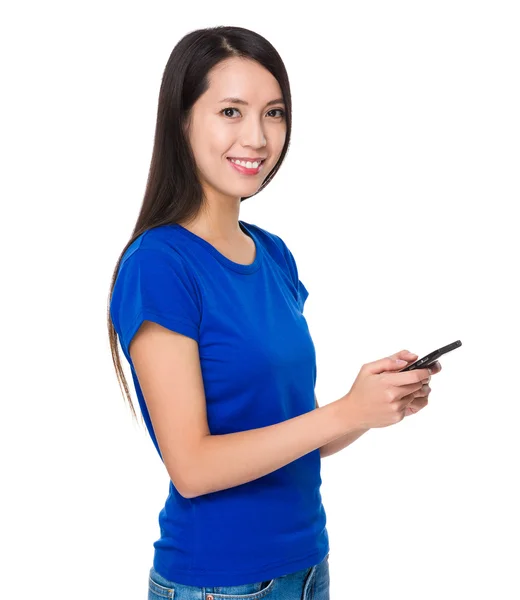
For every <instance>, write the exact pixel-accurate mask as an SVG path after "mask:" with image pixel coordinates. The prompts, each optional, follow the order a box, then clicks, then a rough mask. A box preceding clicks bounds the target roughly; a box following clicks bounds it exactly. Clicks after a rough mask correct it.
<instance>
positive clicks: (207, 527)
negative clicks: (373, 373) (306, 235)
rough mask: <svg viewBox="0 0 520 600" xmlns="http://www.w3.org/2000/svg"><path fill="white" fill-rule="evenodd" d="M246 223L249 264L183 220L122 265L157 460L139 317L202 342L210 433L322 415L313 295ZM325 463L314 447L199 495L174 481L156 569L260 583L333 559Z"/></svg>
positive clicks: (119, 295) (141, 243) (272, 241)
mask: <svg viewBox="0 0 520 600" xmlns="http://www.w3.org/2000/svg"><path fill="white" fill-rule="evenodd" d="M239 224H240V226H241V229H242V231H243V232H244V233H246V234H247V235H249V236H250V237H251V238H252V239H253V241H254V242H255V245H256V257H255V260H254V262H253V263H252V264H250V265H242V264H239V263H235V262H233V261H231V260H230V259H228V258H227V257H225V256H224V255H223V254H221V253H220V252H219V251H218V250H217V249H216V248H215V247H214V246H213V245H212V244H210V243H209V242H207V241H206V240H204V239H203V238H201V237H199V236H197V235H196V234H194V233H193V232H191V231H189V230H188V229H186V228H184V227H182V226H181V225H179V224H173V225H162V226H159V227H155V228H152V229H149V230H147V231H146V232H145V233H143V234H141V235H140V236H139V237H138V238H137V239H136V240H134V242H133V243H132V244H131V245H130V246H129V247H128V248H127V250H126V252H125V254H124V256H123V259H122V261H121V264H120V268H119V272H118V275H117V279H116V282H115V286H114V291H113V295H112V301H111V305H110V312H111V316H112V320H113V323H114V326H115V329H116V331H117V333H118V336H119V341H120V344H121V348H122V350H123V352H124V355H125V356H126V358H127V360H128V362H129V364H130V368H131V373H132V378H133V381H134V385H135V390H136V395H137V398H138V401H139V406H140V409H141V412H142V414H143V418H144V421H145V423H146V426H147V428H148V432H149V434H150V437H151V438H152V441H153V443H154V445H155V447H156V449H157V451H158V453H159V456H161V452H160V449H159V446H158V444H157V439H156V437H155V435H154V431H153V427H152V423H151V421H150V416H149V413H148V410H147V408H146V402H145V399H144V397H143V393H142V391H141V389H140V387H139V381H138V379H137V376H136V373H135V370H134V367H133V365H132V360H131V357H130V355H129V352H128V346H129V344H130V341H131V339H132V337H133V336H134V334H135V333H136V332H137V330H138V328H139V326H140V325H141V323H142V322H143V321H144V320H149V321H154V322H156V323H159V324H160V325H162V326H164V327H167V328H168V329H171V330H174V331H176V332H178V333H181V334H183V335H186V336H189V337H191V338H193V339H194V340H196V341H197V343H198V345H199V356H200V363H201V369H202V375H203V381H204V391H205V397H206V410H207V418H208V424H209V429H210V432H211V434H212V435H221V434H227V433H234V432H237V431H245V430H249V429H255V428H258V427H267V426H269V425H273V424H275V423H280V422H281V421H285V420H286V419H292V418H294V417H297V416H298V415H301V414H304V413H307V412H309V411H311V410H314V409H315V398H314V389H315V384H316V353H315V347H314V344H313V341H312V338H311V335H310V332H309V328H308V326H307V322H306V320H305V317H304V316H303V314H302V311H303V305H304V303H305V300H306V298H307V296H308V291H307V289H306V288H305V286H304V285H303V283H302V282H301V281H300V280H299V278H298V270H297V267H296V262H295V259H294V257H293V255H292V253H291V252H290V250H289V249H288V247H287V246H286V245H285V243H284V242H283V241H282V239H281V238H280V237H278V236H277V235H275V234H273V233H269V232H268V231H266V230H264V229H262V228H260V227H258V226H256V225H252V224H249V223H245V222H243V221H239ZM161 459H162V456H161ZM320 467H321V461H320V451H319V449H316V450H314V451H312V452H309V453H307V454H306V455H304V456H302V457H300V458H299V459H297V460H295V461H293V462H291V463H289V464H287V465H285V466H284V467H282V468H280V469H277V470H276V471H273V472H272V473H269V474H267V475H265V476H263V477H259V478H257V479H256V480H254V481H250V482H248V483H245V484H242V485H238V486H233V487H231V488H228V489H225V490H219V491H217V492H212V493H208V494H202V495H199V496H196V497H194V498H185V497H183V496H181V495H180V494H179V493H178V491H177V489H176V488H175V486H174V484H173V482H172V481H171V480H170V482H169V494H168V497H167V498H166V502H165V506H164V508H163V509H162V510H161V511H160V513H159V527H160V538H159V539H158V540H157V541H156V542H154V544H153V545H154V549H155V551H154V559H153V566H154V568H155V570H156V571H157V572H158V573H159V574H160V575H162V576H163V577H165V578H166V579H169V580H171V581H175V582H177V583H182V584H185V585H193V586H201V587H210V586H227V585H242V584H246V583H255V582H263V581H267V580H269V579H274V578H276V577H281V576H283V575H287V574H289V573H293V572H295V571H299V570H301V569H306V568H309V567H311V566H313V565H316V564H318V563H320V562H321V561H322V560H323V559H324V558H325V556H326V555H327V553H328V552H329V539H328V534H327V529H326V515H325V510H324V507H323V505H322V499H321V494H320V486H321V475H320Z"/></svg>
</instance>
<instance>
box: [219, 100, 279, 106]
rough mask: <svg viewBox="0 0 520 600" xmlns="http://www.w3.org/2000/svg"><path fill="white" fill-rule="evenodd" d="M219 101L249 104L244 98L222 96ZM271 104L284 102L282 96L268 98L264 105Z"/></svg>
mask: <svg viewBox="0 0 520 600" xmlns="http://www.w3.org/2000/svg"><path fill="white" fill-rule="evenodd" d="M220 102H233V103H234V104H244V105H245V106H249V103H248V102H246V101H245V100H241V99H240V98H223V99H222V100H220ZM271 104H285V102H284V101H283V98H277V99H276V100H270V101H269V102H268V103H267V104H266V106H271Z"/></svg>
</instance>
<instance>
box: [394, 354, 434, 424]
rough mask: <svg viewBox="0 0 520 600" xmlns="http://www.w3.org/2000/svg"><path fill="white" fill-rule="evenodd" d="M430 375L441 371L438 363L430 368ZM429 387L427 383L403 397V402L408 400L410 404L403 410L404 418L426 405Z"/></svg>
mask: <svg viewBox="0 0 520 600" xmlns="http://www.w3.org/2000/svg"><path fill="white" fill-rule="evenodd" d="M429 368H430V369H431V372H432V375H436V374H437V373H438V372H439V371H440V370H441V369H442V367H441V364H440V362H438V361H435V362H434V363H433V364H432V365H431V367H429ZM430 392H431V387H430V386H429V385H428V383H425V384H424V385H423V386H422V388H421V389H420V390H417V391H416V392H413V393H412V394H409V395H408V396H405V397H404V398H403V400H405V399H409V400H410V404H408V406H407V407H406V408H405V409H404V416H405V417H409V416H410V415H414V414H415V413H417V412H419V411H420V410H421V408H424V407H425V406H427V404H428V396H429V395H430Z"/></svg>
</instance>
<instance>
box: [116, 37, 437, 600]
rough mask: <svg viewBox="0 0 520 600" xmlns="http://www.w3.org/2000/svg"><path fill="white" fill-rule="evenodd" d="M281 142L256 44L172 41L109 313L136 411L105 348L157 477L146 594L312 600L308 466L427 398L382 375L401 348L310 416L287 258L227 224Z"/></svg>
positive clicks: (276, 107)
mask: <svg viewBox="0 0 520 600" xmlns="http://www.w3.org/2000/svg"><path fill="white" fill-rule="evenodd" d="M290 134H291V94H290V88H289V81H288V77H287V73H286V70H285V67H284V65H283V62H282V60H281V58H280V56H279V55H278V53H277V52H276V50H275V49H274V48H273V46H272V45H271V44H270V43H269V42H268V41H267V40H266V39H265V38H263V37H262V36H260V35H258V34H256V33H254V32H252V31H249V30H247V29H243V28H240V27H215V28H210V29H202V30H197V31H193V32H191V33H189V34H188V35H186V36H185V37H184V38H183V39H182V40H181V41H180V42H179V43H178V44H177V45H176V47H175V48H174V49H173V51H172V53H171V56H170V58H169V60H168V63H167V65H166V69H165V71H164V75H163V80H162V85H161V89H160V94H159V104H158V114H157V126H156V132H155V143H154V148H153V155H152V161H151V168H150V173H149V178H148V183H147V187H146V191H145V196H144V201H143V205H142V208H141V212H140V214H139V217H138V219H137V223H136V226H135V229H134V231H133V234H132V237H131V239H130V241H129V242H128V244H127V245H126V247H125V248H124V250H123V252H122V254H121V256H120V258H119V261H118V263H117V265H116V268H115V271H114V277H113V279H112V287H111V293H110V301H109V315H108V325H109V333H110V343H111V349H112V356H113V360H114V364H115V367H116V371H117V374H118V377H119V381H120V383H121V384H122V386H123V389H124V392H125V394H126V397H127V399H128V401H129V404H130V407H131V409H132V411H133V414H134V416H137V415H136V413H135V410H134V408H133V405H132V401H131V397H130V394H129V389H128V385H127V382H126V380H125V377H124V374H123V370H122V367H121V363H120V360H119V353H118V345H117V342H118V340H119V343H120V345H121V348H122V350H123V353H124V355H125V357H126V359H127V360H128V363H129V365H130V368H131V374H132V378H133V382H134V386H135V390H136V395H137V398H138V402H139V407H140V411H141V415H142V417H143V419H144V423H145V425H146V427H147V430H148V432H149V434H150V437H151V439H152V441H153V443H154V445H155V447H156V449H157V451H158V453H159V456H160V457H161V459H162V461H163V463H164V465H165V467H166V469H167V472H168V475H169V477H170V482H169V494H168V497H167V499H166V502H165V505H164V508H163V509H162V510H161V512H160V513H159V526H160V538H159V539H158V540H157V541H156V542H155V543H154V549H155V552H154V559H153V566H152V567H151V569H150V573H149V582H148V589H149V596H148V597H149V599H150V600H152V599H158V598H175V600H203V599H204V600H212V599H213V598H215V599H220V600H223V599H225V598H236V597H238V596H240V598H244V599H245V598H248V599H250V600H253V599H254V600H257V599H260V598H264V597H266V598H267V597H268V598H269V599H270V600H281V599H282V598H283V599H288V598H294V599H311V598H312V599H314V600H328V598H329V566H328V554H329V539H328V534H327V529H326V515H325V510H324V508H323V505H322V501H321V495H320V485H321V478H320V458H321V456H322V455H323V456H326V455H328V454H333V453H334V452H337V451H338V450H340V449H341V448H343V447H345V446H346V445H348V444H349V443H351V442H352V441H353V440H355V439H357V438H358V437H359V436H360V435H361V434H362V433H364V431H367V430H368V429H369V428H371V427H384V426H387V425H390V424H392V423H395V422H397V421H399V420H401V419H402V418H403V416H404V414H405V412H406V411H409V412H415V411H417V410H418V409H419V408H421V407H422V406H424V405H425V404H426V402H427V393H426V392H427V389H426V388H428V386H426V388H422V384H423V380H429V373H428V371H427V370H426V369H422V370H415V371H411V372H409V373H402V374H398V373H393V374H390V372H391V371H392V370H396V369H397V368H399V369H400V368H402V366H403V365H402V364H401V365H397V363H395V360H394V359H396V358H404V359H405V360H407V361H410V360H415V359H416V358H417V356H416V355H412V354H411V353H409V352H406V351H402V352H400V353H398V354H396V355H394V356H392V357H388V358H385V359H382V360H380V361H376V362H374V363H369V364H368V365H364V366H363V368H362V370H361V371H360V374H359V376H358V378H357V379H356V382H355V383H354V385H353V387H352V389H351V391H350V392H349V393H348V394H346V395H345V396H344V397H342V398H341V399H340V400H338V401H335V402H332V403H329V404H328V405H327V406H324V407H322V408H319V407H318V403H317V401H316V397H315V394H314V388H315V383H316V355H315V349H314V345H313V342H312V338H311V336H310V333H309V329H308V327H307V323H306V320H305V317H304V316H303V314H302V311H303V306H304V303H305V300H306V298H307V296H308V291H307V289H306V288H305V286H304V284H303V283H302V282H301V281H300V279H299V277H298V269H297V266H296V261H295V259H294V256H293V255H292V253H291V252H290V250H289V248H288V247H287V246H286V244H285V243H284V241H283V240H282V239H281V238H280V237H279V236H277V235H275V234H274V233H270V232H268V231H266V230H265V229H263V228H261V227H259V226H257V225H253V224H251V223H246V222H244V221H241V220H239V210H240V204H241V202H242V201H243V200H245V199H246V198H249V197H251V196H253V195H255V194H256V193H258V192H259V191H260V190H262V189H263V188H264V187H265V186H266V185H267V184H268V183H269V181H271V179H272V178H273V177H274V175H275V174H276V172H277V171H278V169H279V168H280V166H281V164H282V162H283V159H284V157H285V154H286V152H287V148H288V146H289V140H290ZM404 364H406V363H404ZM390 376H391V377H393V379H390V378H389V377H390ZM428 389H429V388H428ZM390 392H391V394H392V395H390ZM421 396H422V397H421Z"/></svg>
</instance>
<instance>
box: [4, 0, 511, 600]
mask: <svg viewBox="0 0 520 600" xmlns="http://www.w3.org/2000/svg"><path fill="white" fill-rule="evenodd" d="M516 10H517V3H515V2H501V1H497V0H495V1H493V2H491V1H489V2H479V1H474V0H473V1H472V2H469V1H467V2H462V1H454V0H450V1H449V2H448V1H437V2H412V1H408V2H404V1H395V2H382V1H380V2H370V1H365V2H356V3H343V4H340V3H336V2H332V1H322V2H320V3H319V4H318V5H317V6H312V5H305V4H303V5H299V6H297V5H296V4H295V3H292V2H276V3H261V4H258V3H248V2H243V3H222V2H219V3H216V2H213V3H208V4H207V5H203V4H202V5H200V4H199V5H197V7H196V6H195V4H193V3H184V2H182V3H181V2H178V3H174V2H150V1H148V2H146V3H145V2H140V3H136V2H126V3H123V2H90V3H78V2H68V3H65V2H62V3H56V2H42V3H36V2H32V3H29V2H26V3H11V5H10V7H9V9H8V10H7V9H5V8H4V9H3V10H2V13H3V14H2V18H1V21H2V36H0V44H1V48H0V49H1V51H2V88H3V91H2V110H1V115H0V118H1V136H0V138H1V140H0V144H1V151H2V177H1V186H2V189H1V197H2V205H1V211H2V215H1V223H2V236H1V246H2V247H1V249H2V275H3V276H2V281H3V284H4V286H3V289H4V292H3V294H2V316H3V320H2V340H3V344H2V347H3V359H2V375H3V376H2V395H1V396H2V436H1V448H0V456H1V461H2V471H1V472H2V489H3V492H2V495H1V511H0V519H1V522H0V527H1V535H0V540H1V541H0V545H1V548H0V551H1V552H2V557H3V558H2V562H1V576H0V596H1V597H2V598H5V599H6V600H7V598H14V597H20V598H22V597H23V598H25V597H34V598H51V597H52V598H56V599H58V598H60V599H69V598H75V599H78V600H79V599H89V600H91V599H92V598H111V597H113V598H115V597H117V598H125V599H127V600H133V599H135V600H138V599H144V598H145V597H146V594H147V580H148V571H149V568H150V566H151V562H152V551H153V548H152V543H153V541H155V540H156V539H157V537H158V535H159V530H158V523H157V517H158V513H159V511H160V509H161V508H162V506H163V504H164V501H165V499H166V495H167V488H168V475H167V473H166V470H165V468H164V466H163V464H162V463H161V461H160V458H159V456H158V454H157V453H156V451H155V448H154V447H153V444H152V442H151V440H150V438H149V437H148V434H147V433H146V431H145V430H144V429H143V428H140V427H139V426H137V425H136V424H135V423H134V422H133V420H132V418H131V414H130V411H129V409H128V408H127V405H126V404H125V402H124V400H123V397H122V394H121V392H120V389H119V386H118V384H117V380H116V376H115V372H114V370H113V367H112V361H111V357H110V352H109V345H108V337H107V328H106V303H107V298H108V291H109V284H110V279H111V276H112V272H113V269H114V266H115V264H116V261H117V258H118V257H119V254H120V252H121V250H122V248H123V246H124V245H125V244H126V242H127V240H128V239H129V236H130V234H131V230H132V228H133V225H134V223H135V220H136V218H137V214H138V211H139V208H140V203H141V201H142V196H143V192H144V186H145V182H146V177H147V173H148V168H149V161H150V158H151V150H152V143H153V133H154V127H155V118H156V107H157V97H158V91H159V86H160V80H161V76H162V72H163V69H164V66H165V64H166V61H167V59H168V56H169V54H170V52H171V50H172V49H173V47H174V45H175V44H176V43H177V42H178V41H179V39H180V38H181V37H183V36H184V35H185V34H186V33H188V32H189V31H192V30H194V29H198V28H201V27H208V26H215V25H239V26H242V27H247V28H250V29H253V30H255V31H257V32H258V33H260V34H262V35H264V36H265V37H266V38H267V39H269V41H271V43H273V44H274V46H275V47H276V48H277V50H278V51H279V53H280V54H281V56H282V58H283V60H284V62H285V64H286V67H287V70H288V73H289V77H290V82H291V88H292V94H293V104H294V113H293V117H294V121H293V136H292V142H291V147H290V150H289V154H288V156H287V158H286V162H285V164H284V165H283V167H282V169H281V171H280V172H279V173H278V174H277V176H276V177H275V179H274V181H273V182H272V183H271V184H270V185H269V186H268V187H267V189H266V190H265V191H264V192H262V193H261V194H259V195H258V196H256V197H253V198H251V199H249V200H246V201H245V202H244V203H243V204H242V206H241V215H240V218H241V219H242V220H245V221H247V222H252V223H256V224H258V225H260V226H261V227H263V228H265V229H267V230H269V231H272V232H274V233H277V234H278V235H280V236H281V237H282V238H283V239H284V240H285V242H286V243H287V245H288V246H289V248H291V250H292V252H293V254H294V256H295V258H296V261H297V264H298V268H299V272H300V278H301V280H302V281H303V282H304V283H305V285H306V287H307V289H308V290H309V292H310V296H309V298H308V300H307V303H306V306H305V316H306V318H307V321H308V323H309V327H310V330H311V334H312V336H313V339H314V342H315V345H316V350H317V356H318V380H317V388H316V392H317V397H318V400H319V402H320V405H322V406H323V405H325V404H327V403H329V402H331V401H334V400H337V399H338V398H339V397H341V396H342V395H344V394H345V393H347V392H348V391H349V389H350V386H351V385H352V382H353V381H354V378H355V377H356V375H357V373H358V371H359V369H360V368H361V366H362V364H363V363H365V362H369V361H373V360H377V359H379V358H383V357H384V356H387V355H389V354H392V353H394V352H397V351H399V350H401V349H408V350H410V351H412V352H415V353H417V354H419V355H420V356H422V355H423V354H426V353H428V352H430V351H431V350H433V349H435V348H438V347H439V346H443V345H446V344H448V343H450V342H452V341H455V340H459V339H460V340H461V341H462V347H461V348H459V349H457V350H455V351H453V352H451V353H450V354H448V355H446V356H445V357H444V358H442V359H441V361H440V362H441V364H442V366H443V370H442V371H441V373H440V374H439V375H436V376H434V377H432V381H431V384H430V385H431V388H432V392H431V395H430V403H429V406H428V407H426V408H425V409H424V410H422V411H421V412H419V413H418V414H417V415H415V416H411V417H407V418H405V419H404V420H403V421H401V422H400V423H398V424H397V425H394V426H391V427H387V428H382V429H373V430H371V431H369V432H368V433H366V434H365V435H364V436H363V437H361V438H360V439H359V440H358V441H356V442H354V444H353V445H351V446H349V447H348V448H346V449H345V450H343V451H342V452H340V453H338V454H336V455H333V456H330V457H327V458H325V459H324V460H323V463H322V479H323V486H322V496H323V502H324V505H325V509H326V513H327V528H328V532H329V538H330V545H331V554H330V574H331V598H333V599H334V600H340V599H341V598H356V600H372V599H376V598H387V599H389V598H399V599H400V600H415V599H417V598H421V600H429V599H432V600H433V599H438V598H443V600H452V599H453V600H459V599H461V598H464V599H465V598H472V599H476V598H479V599H480V598H482V599H484V598H486V599H488V598H500V599H501V600H506V599H517V598H520V582H519V580H518V565H519V562H520V561H519V558H520V557H519V555H520V551H519V546H518V539H519V536H520V527H519V511H518V507H519V506H520V496H519V493H518V487H517V486H518V478H519V467H518V459H519V456H520V452H519V450H520V448H519V442H518V437H519V434H518V420H519V417H520V410H519V402H520V392H519V383H518V373H519V368H518V361H519V353H518V339H519V333H520V327H519V317H518V308H519V306H520V296H519V292H518V273H519V270H518V264H519V259H520V242H519V237H520V236H519V222H518V216H517V215H518V204H519V201H520V194H519V191H520V180H519V159H520V144H519V139H520V110H519V107H520V84H519V72H520V68H519V62H520V42H519V36H518V31H519V28H520V19H519V17H518V13H517V12H516ZM515 215H516V216H515ZM123 364H124V365H125V368H126V372H127V376H128V377H130V373H129V371H128V368H127V364H126V361H125V359H124V357H123ZM133 397H134V402H135V404H136V406H137V401H136V399H135V395H134V396H133Z"/></svg>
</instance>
